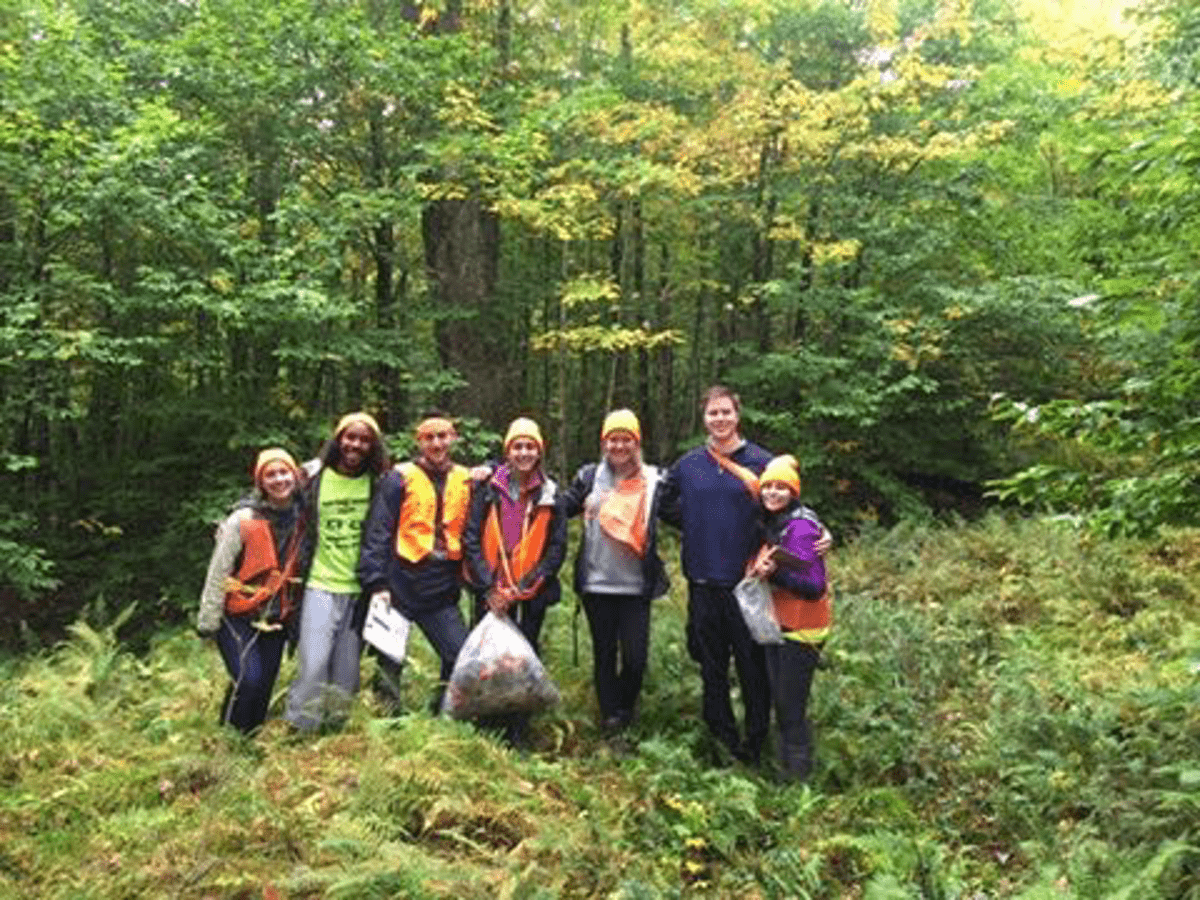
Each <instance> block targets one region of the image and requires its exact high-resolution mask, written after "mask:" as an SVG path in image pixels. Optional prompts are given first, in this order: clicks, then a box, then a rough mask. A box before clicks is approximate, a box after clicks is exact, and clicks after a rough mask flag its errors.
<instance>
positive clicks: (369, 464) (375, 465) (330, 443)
mask: <svg viewBox="0 0 1200 900" xmlns="http://www.w3.org/2000/svg"><path fill="white" fill-rule="evenodd" d="M350 424H354V423H353V422H352V423H350ZM349 427H350V425H347V426H346V428H349ZM346 428H343V429H342V431H345V430H346ZM342 431H337V432H334V434H333V437H331V438H330V439H329V440H327V441H326V442H325V443H324V444H323V445H322V446H321V452H320V453H318V454H317V457H318V459H320V460H321V465H322V466H330V467H332V468H335V469H336V468H337V466H338V463H340V462H341V461H342V448H341V445H340V444H339V443H338V438H340V437H341V436H342ZM371 437H372V441H371V452H370V453H368V454H367V456H366V459H365V460H364V461H363V467H362V468H363V471H364V472H370V473H371V477H372V478H378V477H379V476H380V475H382V474H383V473H384V472H386V471H387V470H388V469H389V468H391V465H392V460H391V457H390V456H389V455H388V451H387V445H386V444H384V442H383V435H381V434H379V433H377V432H375V431H374V430H372V432H371Z"/></svg>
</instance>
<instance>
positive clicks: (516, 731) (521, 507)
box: [463, 417, 567, 748]
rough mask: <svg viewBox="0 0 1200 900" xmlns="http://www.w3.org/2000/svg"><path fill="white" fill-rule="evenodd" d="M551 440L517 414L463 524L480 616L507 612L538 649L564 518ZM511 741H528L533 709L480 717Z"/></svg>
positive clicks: (557, 592) (563, 540)
mask: <svg viewBox="0 0 1200 900" xmlns="http://www.w3.org/2000/svg"><path fill="white" fill-rule="evenodd" d="M545 450H546V443H545V440H544V439H543V438H542V431H541V429H540V428H539V427H538V424H537V422H535V421H534V420H533V419H530V418H527V417H521V418H517V419H514V420H513V421H512V423H511V424H510V425H509V426H508V431H507V432H506V433H505V435H504V447H503V451H504V452H503V456H504V462H503V463H502V464H501V465H500V466H498V467H497V468H496V470H495V471H494V472H492V473H491V474H490V475H489V476H488V477H487V478H485V479H484V480H482V481H481V482H480V483H478V484H476V486H475V489H474V491H473V493H472V495H471V509H470V512H469V513H468V514H467V525H466V528H465V529H464V531H463V552H464V562H465V565H464V573H465V575H466V580H467V586H468V587H469V588H470V589H471V590H472V591H473V593H474V594H475V616H474V621H475V623H476V624H478V623H479V621H480V620H482V619H483V616H484V615H485V614H486V613H487V612H488V611H489V610H490V611H491V612H492V613H493V614H495V615H497V616H508V617H509V618H510V619H511V620H512V622H513V624H515V625H516V626H517V628H518V629H520V631H521V634H523V635H524V636H525V639H526V640H528V641H529V644H530V646H531V647H533V650H534V652H535V653H539V654H540V639H541V631H542V622H543V621H544V620H545V617H546V612H547V611H548V610H549V608H550V607H551V606H553V605H554V604H556V603H558V601H559V599H560V597H561V596H562V589H561V587H560V585H559V581H558V570H559V569H560V568H561V567H562V563H563V557H564V556H565V555H566V546H567V520H566V516H565V515H564V514H563V509H562V502H561V493H560V491H559V488H558V483H557V482H556V481H555V480H554V479H553V478H551V477H550V476H549V475H547V474H546V472H545V469H544V466H543V458H544V455H545ZM483 724H485V725H487V726H490V727H495V728H497V729H498V730H501V731H502V732H503V734H504V737H505V739H506V740H507V741H508V743H509V744H511V745H512V746H514V747H518V748H523V747H524V746H525V745H526V743H527V742H528V730H529V716H527V715H522V714H514V715H507V716H499V717H495V719H494V720H493V721H488V722H485V723H483Z"/></svg>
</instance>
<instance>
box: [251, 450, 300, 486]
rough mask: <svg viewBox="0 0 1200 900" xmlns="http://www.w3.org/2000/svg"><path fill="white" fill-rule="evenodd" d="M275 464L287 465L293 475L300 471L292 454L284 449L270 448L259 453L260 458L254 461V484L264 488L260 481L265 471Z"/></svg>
mask: <svg viewBox="0 0 1200 900" xmlns="http://www.w3.org/2000/svg"><path fill="white" fill-rule="evenodd" d="M273 462H281V463H286V464H287V467H288V468H289V469H291V470H292V472H293V474H295V473H298V472H299V471H300V470H299V468H298V467H297V466H296V460H295V459H293V458H292V454H290V453H288V452H287V451H286V450H284V449H283V448H282V447H268V448H267V449H265V450H261V451H259V454H258V458H257V459H256V460H255V461H254V483H255V484H256V485H258V486H259V487H262V485H261V484H259V479H260V478H261V477H262V472H263V469H265V468H266V467H267V466H268V465H270V464H271V463H273Z"/></svg>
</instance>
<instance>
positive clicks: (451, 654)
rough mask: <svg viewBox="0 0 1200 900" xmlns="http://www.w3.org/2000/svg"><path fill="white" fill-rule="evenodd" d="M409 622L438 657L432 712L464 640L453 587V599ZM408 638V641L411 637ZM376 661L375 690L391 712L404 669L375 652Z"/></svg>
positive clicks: (397, 704)
mask: <svg viewBox="0 0 1200 900" xmlns="http://www.w3.org/2000/svg"><path fill="white" fill-rule="evenodd" d="M413 624H414V625H416V626H417V627H418V628H420V629H421V631H422V633H423V634H424V635H425V637H426V638H427V639H428V641H429V643H430V644H432V645H433V649H434V651H435V652H436V653H437V655H438V658H439V659H440V660H441V664H442V665H441V674H440V679H441V683H440V684H439V686H438V689H437V690H436V691H435V692H434V697H433V699H432V701H431V704H430V705H431V708H432V710H433V712H434V713H435V714H436V713H437V712H438V711H439V710H440V709H441V702H442V694H443V693H445V689H446V682H448V681H449V680H450V673H451V672H453V671H454V662H455V660H457V659H458V651H459V650H461V649H462V645H463V642H464V641H465V640H466V639H467V625H466V623H465V622H464V621H463V617H462V611H461V610H459V608H458V596H457V590H456V591H455V597H454V602H452V603H450V604H449V605H446V606H439V607H437V608H436V609H432V610H428V611H426V612H422V613H420V614H418V615H417V616H416V618H414V619H413ZM409 639H410V640H411V637H410V638H409ZM376 660H377V667H376V673H377V675H376V680H375V684H374V687H375V691H376V692H377V693H378V694H379V695H380V698H381V699H382V700H383V702H384V704H385V705H386V706H388V707H389V709H390V711H391V712H393V713H395V712H399V711H400V701H401V692H400V672H401V670H402V669H403V668H404V664H403V663H398V662H396V661H395V660H393V659H391V658H390V657H388V656H385V655H384V654H382V653H377V654H376Z"/></svg>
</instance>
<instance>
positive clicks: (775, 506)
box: [758, 481, 792, 513]
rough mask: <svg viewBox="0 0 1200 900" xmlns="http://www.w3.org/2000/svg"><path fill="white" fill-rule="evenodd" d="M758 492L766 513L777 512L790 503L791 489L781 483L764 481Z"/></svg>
mask: <svg viewBox="0 0 1200 900" xmlns="http://www.w3.org/2000/svg"><path fill="white" fill-rule="evenodd" d="M758 490H759V496H760V497H761V498H762V505H763V508H764V509H766V511H767V512H773V513H774V512H779V511H780V510H781V509H785V508H786V507H787V505H788V504H789V503H791V502H792V489H791V488H790V487H788V486H787V485H786V484H784V483H783V482H782V481H764V482H763V483H762V484H761V485H759V489H758Z"/></svg>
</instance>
